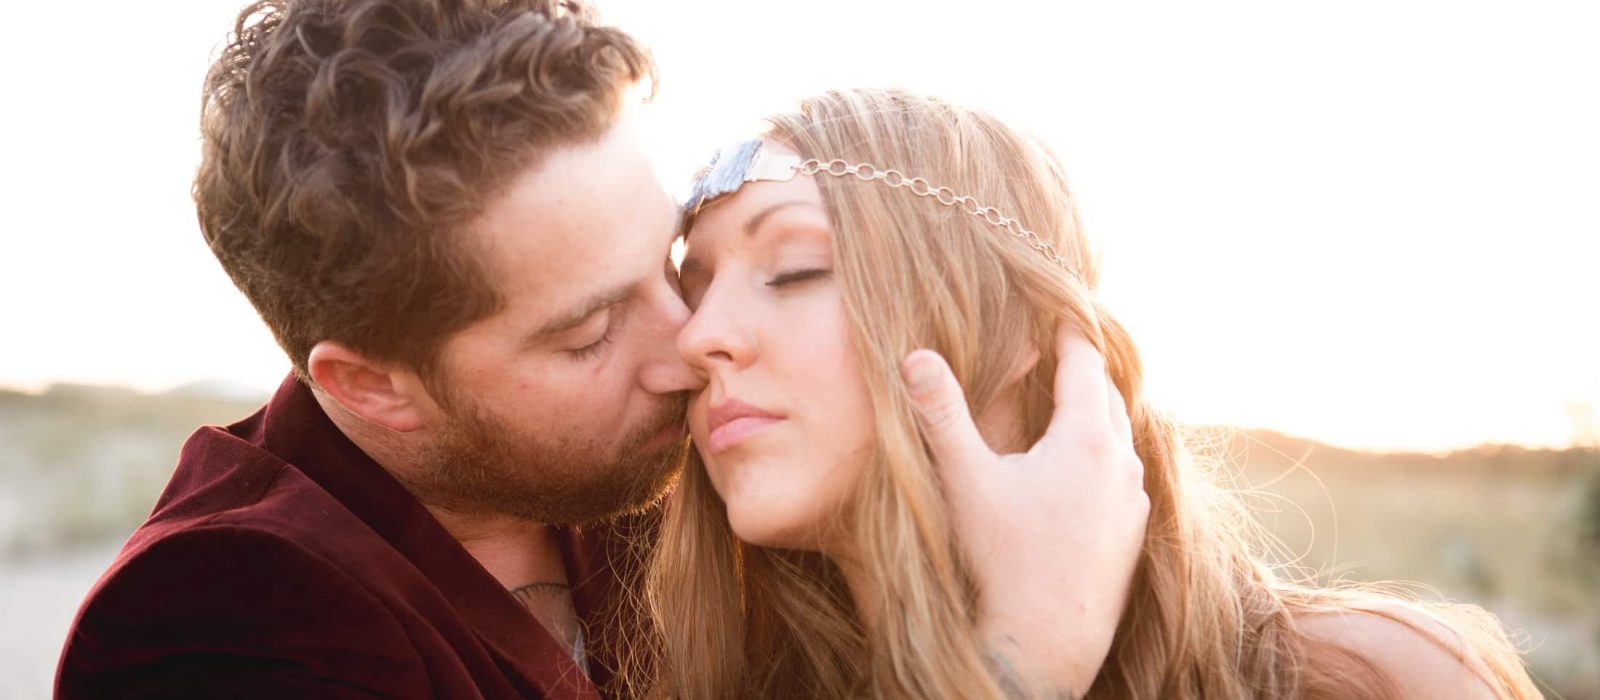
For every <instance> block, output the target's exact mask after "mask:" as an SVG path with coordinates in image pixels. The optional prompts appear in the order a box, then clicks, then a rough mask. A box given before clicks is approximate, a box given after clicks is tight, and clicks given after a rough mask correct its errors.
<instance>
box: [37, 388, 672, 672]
mask: <svg viewBox="0 0 1600 700" xmlns="http://www.w3.org/2000/svg"><path fill="white" fill-rule="evenodd" d="M652 521H653V516H651V515H645V516H638V517H636V518H632V519H629V520H626V521H622V522H619V523H617V524H614V525H611V526H607V527H603V528H599V527H597V528H585V530H584V532H582V533H578V532H576V531H573V530H563V531H562V532H561V540H562V554H563V557H564V558H565V561H566V565H567V571H568V575H569V580H571V581H573V582H574V583H575V585H574V591H573V596H574V602H575V603H576V605H577V608H578V613H579V615H580V616H581V617H583V618H584V620H585V622H586V623H591V624H590V625H589V626H590V628H591V629H592V622H593V621H594V620H595V618H596V617H598V616H599V615H600V611H602V610H604V609H605V606H606V605H607V604H608V603H609V602H610V601H612V600H614V598H613V596H615V595H617V594H618V592H619V591H618V588H619V584H618V581H619V575H620V574H621V573H625V572H619V570H617V569H616V568H615V567H613V566H612V564H611V562H613V561H616V562H623V561H626V558H625V557H621V556H619V555H620V553H621V552H622V549H621V547H622V541H623V538H624V533H623V532H622V529H623V528H624V527H627V528H630V529H633V533H632V534H639V533H642V532H645V531H648V529H649V523H650V522H652ZM598 651H599V650H591V656H590V658H589V665H590V669H591V671H592V672H593V673H594V674H595V678H594V680H593V681H591V680H590V679H589V678H588V677H586V676H585V675H584V673H583V671H582V670H580V669H579V668H578V666H577V665H576V664H574V663H573V661H572V660H571V658H570V657H568V656H567V654H566V652H565V651H563V649H562V647H561V645H560V644H559V643H558V642H557V641H556V640H555V639H554V638H553V637H552V636H551V635H549V634H548V633H547V632H546V631H545V630H544V628H543V626H541V625H540V624H539V623H538V621H537V620H535V619H534V618H533V617H532V616H531V615H530V614H529V613H528V612H527V611H526V610H525V609H524V608H523V607H522V606H521V605H520V604H519V603H518V602H517V601H516V600H515V599H514V598H513V597H512V596H511V595H510V594H509V593H507V592H506V590H505V589H504V588H502V587H501V586H500V584H499V583H498V582H496V581H495V579H494V578H493V577H492V576H490V575H489V573H488V572H487V571H485V570H484V569H483V567H482V566H480V565H479V564H478V562H477V560H475V559H473V558H472V556H471V555H470V554H468V553H467V551H466V550H465V549H463V548H462V547H461V546H460V544H459V543H457V542H456V541H455V539H453V538H452V537H451V536H450V535H449V534H448V533H447V532H446V531H445V530H444V528H443V527H442V526H440V525H439V523H438V521H436V520H434V519H433V517H432V516H431V515H430V514H429V513H428V511H427V510H426V509H424V508H423V506H422V505H421V504H420V503H419V502H418V501H417V500H416V499H415V498H413V497H412V496H411V494H410V493H409V492H407V491H406V490H405V489H404V488H403V487H402V486H401V485H400V483H399V482H397V481H396V480H395V479H394V478H393V477H391V476H390V475H389V473H388V472H386V471H384V470H383V469H382V468H381V467H379V466H378V465H377V463H375V462H373V460H372V459H371V458H370V457H368V456H367V455H366V454H365V453H363V452H362V451H361V450H360V449H359V448H357V447H356V446H355V444H353V443H351V442H350V441H349V440H348V439H347V438H346V437H345V436H344V435H343V434H342V433H340V432H339V430H338V429H337V428H335V427H334V425H333V423H332V421H330V420H329V419H328V417H327V415H326V414H324V413H323V411H322V409H321V407H319V406H318V405H317V403H316V401H315V399H314V398H313V397H312V395H311V392H310V391H309V390H308V389H307V388H306V387H304V386H302V385H301V384H300V383H299V382H298V381H296V380H295V379H294V378H293V377H290V378H289V379H287V380H285V381H284V383H283V386H282V387H280V388H279V389H278V392H277V394H276V395H275V396H274V397H273V398H272V400H271V401H270V402H269V403H268V404H267V405H266V406H265V407H264V408H263V409H262V410H261V411H260V412H258V413H256V414H255V415H253V416H251V417H249V418H247V419H245V420H243V421H241V422H239V423H236V424H234V425H232V426H229V427H228V428H226V429H222V428H215V427H205V428H201V429H200V430H199V431H197V432H195V434H194V435H193V436H191V437H190V438H189V441H188V442H187V443H186V444H185V445H184V447H183V453H182V456H181V457H180V458H179V461H178V466H177V469H176V471H175V473H174V474H173V476H172V481H171V482H170V483H169V484H168V485H167V489H166V492H165V493H163V494H162V495H161V499H160V501H159V502H157V504H156V507H155V511H154V512H153V513H152V514H151V515H150V519H149V520H148V521H146V522H145V524H144V525H143V526H141V527H140V528H139V529H138V530H137V531H136V532H134V534H133V537H132V538H131V539H129V540H128V543H127V545H126V546H124V547H123V549H122V552H121V553H120V554H119V555H118V556H117V559H116V561H115V562H114V563H113V564H112V565H111V568H110V569H109V570H108V571H107V572H106V573H105V575H104V576H102V577H101V579H100V581H99V582H98V583H97V584H95V587H94V589H93V590H92V591H90V593H89V596H88V598H87V599H86V600H85V601H84V603H83V607H82V608H81V609H80V610H79V612H78V618H77V620H76V621H75V622H74V623H73V626H72V631H71V634H70V635H69V636H68V638H67V643H66V648H65V649H64V650H63V651H62V656H61V665H60V668H59V669H58V671H57V678H56V694H57V696H58V697H63V698H87V697H95V698H102V697H117V698H126V697H174V696H177V697H208V698H209V697H252V698H254V697H262V698H309V697H317V698H323V697H332V698H347V697H350V698H353V697H363V698H367V697H395V698H477V697H486V698H513V697H530V698H599V697H600V694H599V692H598V691H597V689H596V684H597V683H598V684H601V685H603V684H604V683H605V682H607V681H608V680H609V668H610V663H611V659H609V658H605V657H604V656H603V655H601V654H599V653H598Z"/></svg>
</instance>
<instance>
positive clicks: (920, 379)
mask: <svg viewBox="0 0 1600 700" xmlns="http://www.w3.org/2000/svg"><path fill="white" fill-rule="evenodd" d="M909 364H910V367H908V368H906V387H907V388H909V389H911V392H912V393H914V394H926V393H928V392H930V391H932V390H933V388H934V387H935V386H937V385H938V384H939V365H938V363H937V362H934V361H933V359H932V358H928V357H913V358H912V359H911V362H910V363H909Z"/></svg>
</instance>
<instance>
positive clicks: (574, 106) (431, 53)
mask: <svg viewBox="0 0 1600 700" xmlns="http://www.w3.org/2000/svg"><path fill="white" fill-rule="evenodd" d="M654 78H655V69H654V65H653V62H652V61H651V58H650V55H649V53H648V52H647V51H646V50H645V49H644V48H643V47H642V46H641V45H640V44H638V43H637V42H636V41H635V40H633V39H632V38H631V37H629V36H628V35H626V34H624V33H622V32H621V31H619V30H617V29H614V28H610V27H603V26H599V25H598V24H597V19H596V17H595V13H594V11H593V10H592V9H591V8H590V7H589V6H587V5H586V4H584V3H583V2H581V1H580V0H265V1H263V2H257V3H255V4H252V5H250V6H249V7H247V8H245V9H244V10H243V12H241V13H240V15H239V18H238V21H237V23H236V24H235V26H234V32H233V34H232V35H231V36H230V41H229V42H228V43H227V45H226V46H225V47H224V48H223V50H222V52H221V55H220V57H219V58H218V59H217V60H216V62H215V63H214V64H213V65H212V67H211V71H210V73H209V75H208V76H207V78H206V83H205V91H204V99H203V106H202V116H201V125H202V134H203V154H202V161H201V164H200V169H199V173H198V174H197V176H196V178H195V185H194V197H195V202H196V205H197V208H198V211H199V217H200V228H201V230H202V231H203V232H204V234H205V238H206V241H207V243H208V244H209V245H210V246H211V250H212V252H213V253H215V254H216V256H217V260H218V261H220V262H221V263H222V267H223V269H224V270H226V271H227V273H228V275H229V276H230V277H231V278H233V281H234V283H235V284H236V285H238V287H239V289H240V290H241V291H243V292H244V294H245V296H246V297H247V298H249V300H250V302H251V303H252V304H254V305H255V308H256V310H257V311H259V312H260V314H261V317H262V319H263V320H264V321H266V323H267V326H269V327H270V328H271V329H272V332H273V334H274V335H275V336H276V337H277V340H278V343H279V344H280V345H282V346H283V349H284V351H285V352H287V353H288V355H289V358H290V359H291V360H292V361H293V362H294V366H295V369H296V371H297V372H298V373H300V375H301V376H302V377H305V376H307V368H306V362H307V356H308V355H309V354H310V352H311V348H312V346H313V345H315V344H316V343H317V342H319V341H322V340H325V339H332V340H338V341H340V342H342V343H345V344H347V345H349V346H351V347H352V348H354V349H356V350H357V351H359V352H362V353H364V354H367V355H369V356H371V357H373V358H375V359H379V360H382V361H389V362H399V363H403V364H404V365H406V366H409V367H412V368H415V369H417V370H419V371H420V372H422V373H423V374H424V376H427V375H428V374H430V373H431V370H432V369H434V368H435V364H436V362H437V359H438V354H439V349H440V347H441V346H442V344H443V342H444V340H445V339H446V338H447V337H449V336H450V335H451V334H452V333H454V332H455V331H457V330H460V329H461V328H463V327H465V326H467V325H468V324H470V323H472V322H473V321H476V320H478V319H481V318H484V317H486V316H488V315H490V314H492V313H494V311H496V310H497V309H498V308H499V307H500V306H501V304H502V300H501V298H500V296H499V294H498V292H497V291H496V289H495V286H494V284H493V283H492V282H491V279H492V276H491V275H490V274H489V273H490V272H491V269H492V268H491V266H489V265H488V264H487V263H488V262H489V261H488V260H487V259H486V257H485V256H484V255H483V254H482V251H481V250H480V249H479V248H478V247H477V246H476V245H474V244H473V243H472V241H473V238H472V237H471V236H470V235H466V234H467V233H469V232H470V228H469V227H470V225H471V223H472V222H473V221H474V220H475V219H476V218H477V216H478V215H479V214H480V213H481V212H482V211H483V209H484V207H485V205H486V204H487V203H488V202H490V201H492V200H493V199H494V198H495V197H496V196H497V195H498V194H499V193H501V192H502V191H503V190H504V189H505V187H506V186H507V185H508V184H509V181H510V180H511V179H512V178H513V177H514V176H515V175H517V174H518V173H521V172H523V171H525V170H526V169H528V168H530V167H535V166H537V165H538V163H539V161H540V159H541V157H542V156H543V155H544V154H546V153H549V152H550V151H551V150H552V149H555V148H558V147H561V146H564V145H571V144H577V143H584V142H587V141H591V140H593V139H595V138H597V137H599V136H600V135H601V134H602V133H604V132H605V131H606V130H607V129H608V128H610V126H611V125H612V124H613V123H614V122H615V120H616V117H617V114H618V112H619V111H620V109H621V106H622V102H623V98H624V97H625V96H626V95H627V94H628V93H629V91H630V89H631V88H632V87H633V86H634V85H636V84H639V83H640V81H642V80H646V79H649V80H650V81H652V83H653V81H654Z"/></svg>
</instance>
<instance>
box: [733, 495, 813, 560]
mask: <svg viewBox="0 0 1600 700" xmlns="http://www.w3.org/2000/svg"><path fill="white" fill-rule="evenodd" d="M786 515H788V514H787V513H785V512H784V511H783V510H782V509H775V508H772V507H770V506H763V505H756V504H750V505H748V506H747V507H739V506H738V505H736V504H734V503H729V504H728V526H729V527H730V528H731V529H732V530H733V534H734V536H735V537H738V538H739V539H740V540H741V541H743V542H746V543H749V544H752V545H755V546H757V547H767V548H770V549H811V547H808V546H806V543H807V541H808V540H811V539H814V535H815V534H816V532H817V530H818V529H819V528H818V523H815V522H802V521H801V519H798V518H791V517H784V516H786Z"/></svg>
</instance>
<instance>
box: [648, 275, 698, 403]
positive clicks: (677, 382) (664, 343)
mask: <svg viewBox="0 0 1600 700" xmlns="http://www.w3.org/2000/svg"><path fill="white" fill-rule="evenodd" d="M657 307H658V310H657V312H656V315H657V317H658V318H657V321H656V323H655V324H654V325H655V337H654V338H652V339H651V343H652V347H651V348H650V353H651V355H650V358H649V360H648V361H647V362H646V363H645V366H644V369H643V370H642V372H643V374H642V376H641V377H640V383H641V384H643V385H644V387H645V389H646V390H648V391H650V392H651V393H656V394H671V393H675V392H681V391H699V390H700V389H702V388H704V387H705V385H706V380H705V378H704V377H702V376H700V374H699V373H698V372H695V370H694V368H693V367H691V366H690V365H689V363H688V362H687V361H685V360H684V357H683V355H682V353H679V352H678V334H679V333H681V332H682V331H683V327H684V326H685V325H686V324H688V322H689V307H688V306H687V305H685V304H684V303H683V298H682V297H680V296H678V294H677V291H676V290H670V291H669V293H667V294H663V295H661V299H660V301H659V302H658V304H657Z"/></svg>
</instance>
